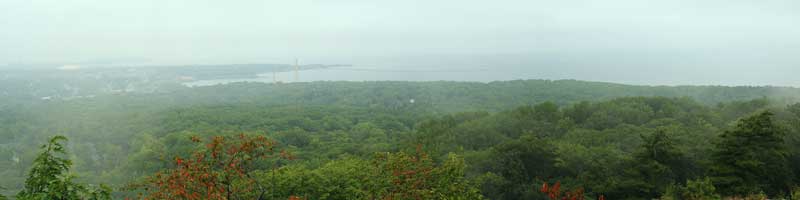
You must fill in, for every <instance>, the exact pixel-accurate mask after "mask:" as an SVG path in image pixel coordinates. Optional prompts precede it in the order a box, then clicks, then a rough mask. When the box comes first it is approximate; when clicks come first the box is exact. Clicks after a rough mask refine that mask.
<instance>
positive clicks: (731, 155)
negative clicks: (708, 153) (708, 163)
mask: <svg viewBox="0 0 800 200" xmlns="http://www.w3.org/2000/svg"><path fill="white" fill-rule="evenodd" d="M772 118H773V114H772V113H771V112H769V111H764V112H761V113H759V114H756V115H754V116H751V117H748V118H745V119H742V120H740V121H739V123H738V124H737V125H736V129H734V130H731V131H726V132H725V133H723V134H722V135H721V140H720V141H719V142H718V143H717V144H716V150H715V152H714V153H713V155H712V157H713V162H714V164H713V166H712V168H711V170H712V174H713V175H714V176H713V177H712V180H713V182H714V184H715V185H717V187H718V188H719V189H720V192H721V193H722V194H724V195H746V194H756V193H759V192H762V191H763V192H766V193H767V194H768V195H777V194H780V193H783V194H786V192H787V191H788V188H789V185H790V183H791V177H792V175H791V174H792V170H791V169H790V167H789V163H788V160H787V157H788V151H787V147H786V146H785V144H784V142H783V135H784V129H782V128H781V127H779V126H778V125H776V124H775V123H774V122H773V119H772Z"/></svg>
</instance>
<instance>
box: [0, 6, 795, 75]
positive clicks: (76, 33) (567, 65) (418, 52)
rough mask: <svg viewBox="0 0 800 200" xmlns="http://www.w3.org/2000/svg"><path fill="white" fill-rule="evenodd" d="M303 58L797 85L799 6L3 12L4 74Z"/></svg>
mask: <svg viewBox="0 0 800 200" xmlns="http://www.w3.org/2000/svg"><path fill="white" fill-rule="evenodd" d="M296 57H298V58H301V59H302V60H304V61H306V62H314V63H351V64H378V63H395V64H397V63H405V64H408V65H460V64H465V65H466V64H472V65H476V66H501V65H502V66H513V67H518V68H519V67H524V68H530V69H541V70H543V71H549V72H550V73H551V74H552V73H555V71H559V69H564V73H556V74H558V76H555V75H553V76H555V77H536V78H576V79H595V80H604V81H613V80H615V79H625V80H621V82H625V81H629V82H637V80H640V79H641V81H647V80H655V81H654V84H694V83H699V84H761V85H763V84H774V85H794V86H800V78H798V77H800V1H798V0H558V1H539V0H508V1H502V0H498V1H487V0H480V1H478V0H393V1H384V0H325V1H323V0H286V1H271V0H231V1H221V0H213V1H212V0H129V1H110V0H1V1H0V65H3V64H4V63H5V64H13V63H78V64H80V63H114V62H117V63H119V62H122V63H148V64H173V63H180V64H191V63H195V64H200V63H256V62H268V63H288V62H290V61H291V60H292V59H293V58H296ZM397 66H401V65H400V64H398V65H397ZM581 72H584V73H583V74H581ZM570 73H574V74H570ZM607 79H610V80H607ZM704 80H718V81H705V82H704Z"/></svg>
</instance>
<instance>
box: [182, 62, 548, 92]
mask: <svg viewBox="0 0 800 200" xmlns="http://www.w3.org/2000/svg"><path fill="white" fill-rule="evenodd" d="M543 77H544V76H543V74H540V73H536V72H535V71H532V70H525V69H516V70H515V69H513V68H502V69H492V68H489V67H471V68H468V69H447V68H435V69H422V68H402V69H397V68H389V67H358V66H352V67H331V68H323V69H312V70H301V71H299V72H298V79H297V80H295V72H293V71H292V72H278V73H274V74H273V73H263V74H258V77H257V78H234V79H214V80H198V81H192V82H187V83H184V85H186V86H190V87H194V86H209V85H217V84H227V83H234V82H262V83H273V82H274V81H276V80H277V81H280V82H284V83H287V82H313V81H471V82H491V81H501V80H519V79H536V78H543ZM547 77H552V74H549V76H547Z"/></svg>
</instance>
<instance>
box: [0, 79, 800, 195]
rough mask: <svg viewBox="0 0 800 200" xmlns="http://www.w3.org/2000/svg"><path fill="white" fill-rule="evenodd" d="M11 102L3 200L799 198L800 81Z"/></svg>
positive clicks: (370, 87)
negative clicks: (798, 84) (792, 84)
mask: <svg viewBox="0 0 800 200" xmlns="http://www.w3.org/2000/svg"><path fill="white" fill-rule="evenodd" d="M0 87H7V88H6V89H8V90H9V91H18V90H14V89H13V88H16V87H22V86H14V85H2V86H0ZM11 96H13V98H8V99H5V100H3V101H2V102H0V177H3V179H0V186H2V188H4V189H3V190H0V194H4V196H5V197H7V198H16V199H76V198H77V199H104V198H113V199H123V198H132V199H139V198H140V199H562V198H569V199H722V198H730V197H742V198H745V197H747V198H753V199H759V198H760V197H769V198H777V199H780V198H786V199H790V198H793V199H797V198H800V187H798V186H800V104H798V103H797V102H798V101H797V100H798V99H799V98H798V97H800V90H799V89H796V88H786V87H723V86H677V87H668V86H632V85H623V84H613V83H600V82H583V81H574V80H562V81H549V80H525V81H501V82H491V83H469V82H312V83H291V84H262V83H235V84H226V85H217V86H207V87H194V88H190V87H180V86H175V87H172V88H169V89H167V90H165V91H161V92H155V93H147V94H143V93H124V94H108V95H98V96H96V97H93V98H85V99H80V100H69V101H67V100H48V101H42V100H39V99H36V98H35V97H34V96H30V95H25V94H19V95H16V96H14V95H11ZM2 198H4V197H0V199H2Z"/></svg>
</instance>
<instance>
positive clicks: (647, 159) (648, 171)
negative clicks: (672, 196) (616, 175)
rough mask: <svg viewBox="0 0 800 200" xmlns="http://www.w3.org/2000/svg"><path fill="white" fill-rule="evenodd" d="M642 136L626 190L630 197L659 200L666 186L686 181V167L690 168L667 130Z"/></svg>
mask: <svg viewBox="0 0 800 200" xmlns="http://www.w3.org/2000/svg"><path fill="white" fill-rule="evenodd" d="M641 137H642V140H643V143H642V145H641V147H640V148H639V150H637V151H636V152H635V153H634V155H633V160H632V162H631V168H629V169H627V170H626V175H627V176H628V177H629V178H628V179H627V180H626V181H625V182H624V183H623V185H624V186H623V187H624V188H626V189H625V190H627V192H626V193H627V194H628V195H630V196H631V197H658V196H659V195H660V194H662V193H664V189H666V188H667V186H669V185H671V184H673V183H674V182H676V181H680V182H682V180H679V179H684V178H685V175H684V173H682V172H683V171H685V170H683V168H687V167H689V165H688V162H687V161H686V159H684V156H683V153H682V152H680V151H679V150H678V149H677V148H676V147H675V145H674V143H673V140H672V139H671V138H670V137H669V135H667V133H666V132H665V131H664V130H658V131H656V132H655V133H653V134H652V135H649V136H645V135H642V136H641Z"/></svg>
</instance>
